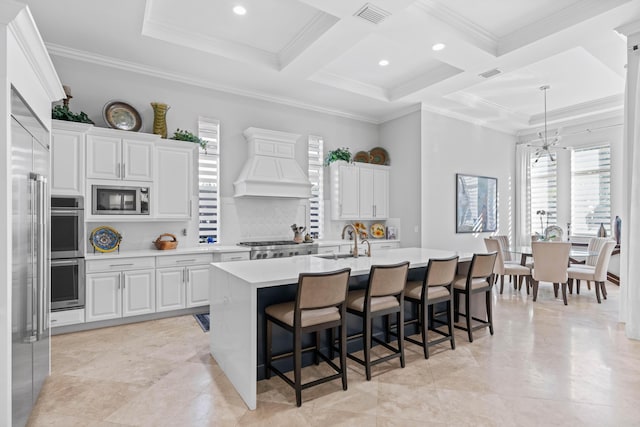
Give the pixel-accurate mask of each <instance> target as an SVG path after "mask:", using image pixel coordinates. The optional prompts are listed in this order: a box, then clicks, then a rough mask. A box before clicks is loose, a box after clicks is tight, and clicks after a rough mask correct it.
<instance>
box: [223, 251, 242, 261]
mask: <svg viewBox="0 0 640 427" xmlns="http://www.w3.org/2000/svg"><path fill="white" fill-rule="evenodd" d="M247 260H249V252H232V253H226V254H220V261H247Z"/></svg>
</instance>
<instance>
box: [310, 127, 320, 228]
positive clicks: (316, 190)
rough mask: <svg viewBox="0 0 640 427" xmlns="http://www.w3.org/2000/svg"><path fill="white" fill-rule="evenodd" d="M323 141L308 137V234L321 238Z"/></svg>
mask: <svg viewBox="0 0 640 427" xmlns="http://www.w3.org/2000/svg"><path fill="white" fill-rule="evenodd" d="M323 146H324V140H323V139H322V137H320V136H312V135H309V146H308V151H309V181H311V184H312V187H311V199H310V200H309V233H311V234H313V233H318V237H319V238H321V237H322V236H323V230H322V229H323V222H324V218H323V215H324V194H323V189H322V187H323V182H324V175H323V165H322V161H323V157H324V156H323V151H324V148H323Z"/></svg>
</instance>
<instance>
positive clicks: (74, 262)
mask: <svg viewBox="0 0 640 427" xmlns="http://www.w3.org/2000/svg"><path fill="white" fill-rule="evenodd" d="M78 264H80V262H79V260H77V259H54V260H51V267H57V266H60V265H78Z"/></svg>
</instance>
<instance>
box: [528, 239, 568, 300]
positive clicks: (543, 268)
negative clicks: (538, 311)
mask: <svg viewBox="0 0 640 427" xmlns="http://www.w3.org/2000/svg"><path fill="white" fill-rule="evenodd" d="M531 250H532V254H533V264H534V267H533V270H531V282H532V284H533V300H534V301H536V300H537V299H538V284H539V283H540V282H550V283H553V293H554V294H555V296H556V298H557V297H558V287H559V286H560V285H562V300H563V301H564V305H567V282H568V276H567V266H568V264H569V251H570V250H571V243H569V242H532V243H531Z"/></svg>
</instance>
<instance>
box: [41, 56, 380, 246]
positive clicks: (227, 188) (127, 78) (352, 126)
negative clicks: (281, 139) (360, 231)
mask: <svg viewBox="0 0 640 427" xmlns="http://www.w3.org/2000/svg"><path fill="white" fill-rule="evenodd" d="M53 62H54V65H55V67H56V69H57V71H58V74H59V75H60V78H61V80H62V82H63V83H64V84H65V85H69V86H70V87H71V89H72V93H73V96H74V98H73V99H72V100H71V103H70V109H71V111H73V112H79V111H84V112H85V113H87V114H88V115H89V117H90V118H92V119H93V120H94V121H95V122H96V125H97V126H105V127H106V124H105V123H104V120H103V119H102V108H103V106H104V105H105V104H106V103H107V102H108V101H110V100H114V99H118V100H122V101H125V102H127V103H129V104H131V105H132V106H134V107H135V108H136V109H137V110H138V111H139V112H140V114H141V115H142V117H143V129H142V131H143V132H150V131H151V129H152V124H153V111H152V108H151V106H150V105H149V103H150V102H153V101H156V102H164V103H166V104H169V105H170V106H171V108H170V110H169V112H168V114H167V124H168V130H169V134H172V133H173V132H174V131H175V129H176V128H180V129H187V130H191V131H193V132H195V131H197V118H198V116H206V117H211V118H215V119H218V120H220V151H221V161H220V192H221V197H222V200H221V204H222V206H223V208H224V210H223V211H222V212H221V218H220V224H221V227H220V229H221V242H222V243H228V244H233V243H235V242H236V241H237V240H238V238H239V236H243V235H245V234H246V230H247V229H246V228H242V227H241V225H242V223H243V221H240V219H242V216H243V215H244V216H245V217H246V218H244V219H246V220H247V221H249V222H251V224H252V225H251V230H252V232H254V233H260V232H262V231H264V235H254V236H252V237H253V238H266V237H269V238H270V237H274V236H276V235H280V236H282V237H286V238H293V235H292V232H291V230H290V229H289V225H291V223H292V222H293V221H290V220H291V219H293V218H296V221H297V223H298V225H302V224H300V222H302V220H304V218H300V214H299V207H298V204H299V203H297V202H292V203H289V204H288V205H290V207H291V209H293V211H294V212H295V214H294V215H293V216H289V217H288V218H287V219H286V221H285V220H284V219H283V218H282V217H281V211H279V210H278V209H274V208H273V206H272V202H271V201H270V200H266V199H260V198H255V199H244V200H242V201H239V200H238V199H234V198H233V182H234V181H235V180H236V178H237V177H238V175H239V174H240V170H241V168H242V165H243V164H244V161H245V160H246V157H247V143H246V141H245V139H244V137H243V135H242V132H243V131H244V129H246V128H248V127H251V126H253V127H259V128H266V129H273V130H280V131H284V132H291V133H297V134H300V135H302V137H301V138H300V140H299V141H298V144H297V146H296V159H297V160H298V162H299V163H300V165H301V167H302V168H303V169H305V170H306V168H307V165H308V163H307V152H306V149H307V137H308V135H319V136H322V137H323V138H324V141H325V151H328V150H331V149H335V148H338V147H344V146H346V147H349V148H350V149H351V151H352V152H353V153H355V152H356V151H359V150H370V149H371V148H373V147H375V146H377V145H378V126H377V125H375V124H371V123H364V122H361V121H357V120H351V119H347V118H341V117H336V116H331V115H328V114H323V113H318V112H314V111H310V110H304V109H300V108H294V107H288V106H285V105H282V104H276V103H271V102H266V101H260V100H256V99H250V98H245V97H241V96H236V95H232V94H228V93H223V92H217V91H213V90H207V89H203V88H199V87H195V86H190V85H186V84H182V83H178V82H172V81H167V80H164V79H159V78H153V77H149V76H146V75H140V74H136V73H131V72H127V71H122V70H117V69H113V68H107V67H102V66H98V65H94V64H89V63H84V62H79V61H75V60H71V59H66V58H60V57H54V58H53ZM326 175H327V176H326V177H325V185H326V186H328V183H329V181H328V174H326ZM325 198H328V194H327V195H326V196H325ZM285 204H287V203H285ZM286 212H287V213H290V212H291V211H289V210H288V211H286ZM256 213H262V214H263V216H264V218H263V219H264V224H265V226H264V227H260V224H259V223H258V222H259V218H258V219H256V218H255V217H256ZM305 225H306V224H305ZM330 225H331V224H330ZM335 228H337V227H332V226H330V227H328V228H327V230H331V231H330V233H332V235H328V236H326V237H327V238H335V237H337V234H336V232H335ZM144 229H145V230H146V231H145V233H144V234H145V235H144V237H143V239H144V240H145V241H149V240H153V239H155V237H156V236H157V235H158V234H160V233H162V232H164V231H165V230H163V229H161V228H159V225H158V224H155V225H154V224H148V225H145V226H144ZM194 230H197V228H191V227H190V236H189V239H190V242H191V243H193V242H195V241H196V240H195V236H194V234H195V231H194ZM89 231H90V230H89ZM124 237H125V239H126V238H127V236H124ZM183 239H184V238H183ZM193 244H195V243H193Z"/></svg>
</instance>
